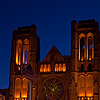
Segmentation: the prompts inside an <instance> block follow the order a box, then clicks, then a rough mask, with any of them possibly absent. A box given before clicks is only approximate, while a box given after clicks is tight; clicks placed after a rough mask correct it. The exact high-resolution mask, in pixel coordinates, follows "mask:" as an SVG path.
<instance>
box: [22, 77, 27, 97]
mask: <svg viewBox="0 0 100 100" xmlns="http://www.w3.org/2000/svg"><path fill="white" fill-rule="evenodd" d="M27 91H28V80H27V79H26V78H25V77H24V78H23V79H22V97H24V98H27Z"/></svg>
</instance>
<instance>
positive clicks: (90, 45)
mask: <svg viewBox="0 0 100 100" xmlns="http://www.w3.org/2000/svg"><path fill="white" fill-rule="evenodd" d="M92 51H93V38H92V36H89V37H88V57H89V58H88V60H92Z"/></svg>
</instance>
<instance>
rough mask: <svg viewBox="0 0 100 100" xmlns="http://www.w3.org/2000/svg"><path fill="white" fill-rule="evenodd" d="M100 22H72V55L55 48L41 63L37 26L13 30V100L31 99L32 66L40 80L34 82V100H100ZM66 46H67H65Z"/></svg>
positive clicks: (10, 88)
mask: <svg viewBox="0 0 100 100" xmlns="http://www.w3.org/2000/svg"><path fill="white" fill-rule="evenodd" d="M99 38H100V35H99V23H98V22H95V20H94V19H93V20H83V21H79V23H77V21H75V20H74V21H72V23H71V55H70V56H63V55H62V54H61V53H60V52H59V50H58V49H57V48H56V46H53V47H52V48H51V49H50V51H49V52H48V54H47V55H46V56H45V58H44V59H43V61H42V62H40V39H39V37H38V36H37V30H36V26H35V25H31V26H26V27H18V30H14V31H13V38H12V49H11V62H10V77H9V100H29V94H30V93H29V80H28V79H26V78H25V75H24V72H25V70H26V68H27V66H28V65H29V64H30V65H31V67H32V69H33V72H34V74H35V75H37V79H38V81H32V87H31V90H32V95H31V98H32V100H100V87H99V86H100V72H99V71H100V61H99V60H100V59H99V58H100V49H99V48H100V46H99V44H100V43H99V42H100V41H99ZM65 44H66V43H65Z"/></svg>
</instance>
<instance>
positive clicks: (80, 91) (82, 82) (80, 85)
mask: <svg viewBox="0 0 100 100" xmlns="http://www.w3.org/2000/svg"><path fill="white" fill-rule="evenodd" d="M78 96H79V97H83V96H85V77H84V75H80V76H79V77H78Z"/></svg>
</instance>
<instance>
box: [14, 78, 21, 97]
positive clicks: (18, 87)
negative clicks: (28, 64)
mask: <svg viewBox="0 0 100 100" xmlns="http://www.w3.org/2000/svg"><path fill="white" fill-rule="evenodd" d="M20 92H21V79H20V78H16V79H15V98H20Z"/></svg>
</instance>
